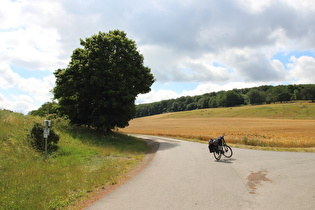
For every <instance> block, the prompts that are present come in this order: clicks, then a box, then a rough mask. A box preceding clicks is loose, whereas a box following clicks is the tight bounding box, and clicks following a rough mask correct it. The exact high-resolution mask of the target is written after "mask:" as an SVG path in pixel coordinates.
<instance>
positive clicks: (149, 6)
mask: <svg viewBox="0 0 315 210" xmlns="http://www.w3.org/2000/svg"><path fill="white" fill-rule="evenodd" d="M0 18H1V24H0V109H9V110H13V111H17V112H22V113H24V114H26V113H28V112H29V111H31V110H34V109H37V108H39V107H40V106H41V105H42V104H43V103H45V102H47V101H51V100H52V98H53V96H52V94H51V92H50V90H51V89H52V88H53V87H54V85H55V77H54V75H53V72H54V71H55V70H56V69H58V68H65V67H66V66H67V64H68V62H69V60H70V56H71V54H72V51H73V50H74V49H76V48H78V47H81V46H80V44H79V43H80V38H82V39H85V38H87V37H90V36H91V35H93V34H96V33H98V32H99V31H103V32H108V31H109V30H114V29H119V30H123V31H125V32H126V33H127V36H128V37H129V38H131V39H133V40H135V41H136V43H137V45H138V50H139V51H140V52H141V53H142V54H143V56H144V59H145V65H146V66H148V67H150V68H151V71H152V73H153V74H154V76H155V78H156V82H155V84H154V85H153V86H152V91H151V92H150V93H148V94H143V95H139V96H138V98H137V101H136V102H137V103H149V102H154V101H160V100H163V99H169V98H176V97H180V96H184V95H199V94H204V93H207V92H213V91H220V90H230V89H233V88H245V87H254V86H260V85H279V84H306V83H315V22H314V20H315V1H313V0H299V1H295V0H261V1H256V0H233V1H231V0H220V1H218V0H135V1H129V0H117V1H111V0H89V1H77V0H54V1H51V0H15V1H12V0H1V2H0Z"/></svg>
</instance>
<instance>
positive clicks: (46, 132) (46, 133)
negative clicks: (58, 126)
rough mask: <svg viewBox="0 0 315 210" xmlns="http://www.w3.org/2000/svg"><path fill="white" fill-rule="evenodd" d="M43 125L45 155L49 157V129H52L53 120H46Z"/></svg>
mask: <svg viewBox="0 0 315 210" xmlns="http://www.w3.org/2000/svg"><path fill="white" fill-rule="evenodd" d="M43 125H44V139H45V155H46V157H47V139H48V136H49V132H50V130H49V129H50V127H51V120H44V122H43Z"/></svg>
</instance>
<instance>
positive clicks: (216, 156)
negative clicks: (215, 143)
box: [213, 149, 221, 160]
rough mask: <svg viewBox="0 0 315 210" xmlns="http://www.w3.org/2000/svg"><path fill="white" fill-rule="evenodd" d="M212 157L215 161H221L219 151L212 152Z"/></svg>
mask: <svg viewBox="0 0 315 210" xmlns="http://www.w3.org/2000/svg"><path fill="white" fill-rule="evenodd" d="M213 155H214V158H215V159H216V160H220V159H221V151H219V150H217V149H216V150H215V151H214V152H213Z"/></svg>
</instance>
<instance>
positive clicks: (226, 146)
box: [223, 145, 233, 158]
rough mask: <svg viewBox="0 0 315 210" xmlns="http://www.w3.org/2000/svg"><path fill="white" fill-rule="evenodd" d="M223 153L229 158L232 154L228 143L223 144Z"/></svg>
mask: <svg viewBox="0 0 315 210" xmlns="http://www.w3.org/2000/svg"><path fill="white" fill-rule="evenodd" d="M223 151H224V152H223V155H224V156H225V157H227V158H230V157H232V155H233V151H232V149H231V147H229V146H228V145H224V146H223Z"/></svg>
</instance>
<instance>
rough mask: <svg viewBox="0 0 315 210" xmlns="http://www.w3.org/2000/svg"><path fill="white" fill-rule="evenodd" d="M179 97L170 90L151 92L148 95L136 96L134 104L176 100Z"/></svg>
mask: <svg viewBox="0 0 315 210" xmlns="http://www.w3.org/2000/svg"><path fill="white" fill-rule="evenodd" d="M180 96H181V95H180V94H178V93H176V92H174V91H171V90H157V91H154V90H152V91H151V92H149V93H146V94H140V95H138V97H137V100H136V103H137V104H138V103H152V102H156V101H161V100H166V99H171V98H178V97H180Z"/></svg>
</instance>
